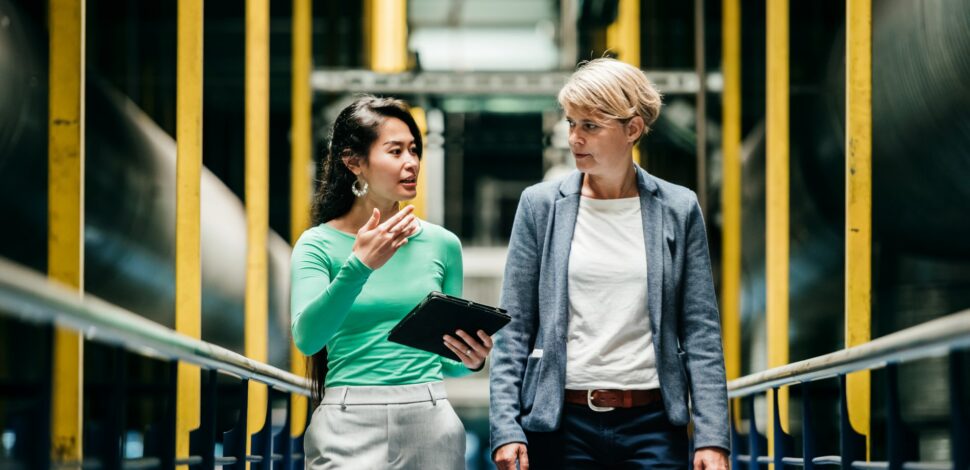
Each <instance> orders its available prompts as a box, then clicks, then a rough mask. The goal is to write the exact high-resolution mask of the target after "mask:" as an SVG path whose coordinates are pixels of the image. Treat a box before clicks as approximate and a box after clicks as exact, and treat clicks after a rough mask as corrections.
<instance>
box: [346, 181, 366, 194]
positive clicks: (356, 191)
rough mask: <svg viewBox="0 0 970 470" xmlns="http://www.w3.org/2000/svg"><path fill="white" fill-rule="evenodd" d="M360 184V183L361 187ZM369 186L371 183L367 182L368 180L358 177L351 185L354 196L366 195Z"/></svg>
mask: <svg viewBox="0 0 970 470" xmlns="http://www.w3.org/2000/svg"><path fill="white" fill-rule="evenodd" d="M358 184H359V185H360V186H359V187H358ZM369 187H370V185H369V184H367V182H366V181H363V180H359V179H357V180H354V182H353V184H351V185H350V192H352V193H354V196H357V197H364V195H365V194H367V189H368V188H369Z"/></svg>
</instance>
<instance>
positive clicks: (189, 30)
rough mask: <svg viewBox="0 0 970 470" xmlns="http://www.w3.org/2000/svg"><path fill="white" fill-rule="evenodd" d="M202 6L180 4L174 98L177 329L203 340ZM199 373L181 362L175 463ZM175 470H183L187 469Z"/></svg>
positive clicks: (195, 415) (183, 454)
mask: <svg viewBox="0 0 970 470" xmlns="http://www.w3.org/2000/svg"><path fill="white" fill-rule="evenodd" d="M203 5H204V4H203V2H201V1H197V0H179V2H178V52H177V59H176V60H177V77H176V79H177V83H176V91H177V95H176V98H175V102H176V111H177V113H178V116H177V120H176V128H175V142H176V146H177V147H176V149H177V153H176V155H177V160H176V170H175V171H176V173H175V330H176V331H178V332H179V333H182V334H185V335H188V336H190V337H192V338H196V339H200V338H201V337H202V258H201V247H200V244H201V240H200V234H199V225H200V223H201V215H200V204H201V200H200V195H199V194H200V193H199V190H200V187H201V178H202V27H203V26H202V23H203ZM201 389H202V387H201V376H200V375H199V368H198V367H197V366H194V365H192V364H188V363H185V362H179V365H178V391H177V398H176V402H175V403H176V415H175V458H177V459H183V458H187V457H188V456H189V433H190V432H191V431H192V430H194V429H197V428H198V427H199V424H200V423H199V421H200V409H199V400H200V394H201ZM179 468H183V469H187V468H188V466H187V465H181V466H179Z"/></svg>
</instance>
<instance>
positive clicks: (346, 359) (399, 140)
mask: <svg viewBox="0 0 970 470" xmlns="http://www.w3.org/2000/svg"><path fill="white" fill-rule="evenodd" d="M421 144H422V143H421V133H420V131H419V130H418V126H417V124H416V123H415V122H414V118H413V117H412V116H411V113H410V111H409V109H408V107H407V105H406V104H404V102H402V101H400V100H394V99H386V98H376V97H373V96H364V97H361V98H358V99H357V100H356V101H354V102H353V103H352V104H351V105H349V106H348V107H347V108H345V109H344V110H343V111H342V112H341V113H340V115H339V116H338V117H337V120H336V122H334V125H333V129H332V130H331V136H330V147H329V150H328V152H327V155H326V158H325V159H324V162H323V165H322V169H321V174H322V178H321V181H320V186H319V188H318V190H317V192H316V194H315V196H314V200H313V218H314V223H316V224H317V225H316V226H315V227H313V228H311V229H309V230H307V231H306V232H304V233H303V235H302V236H301V237H300V240H299V241H298V242H297V243H296V246H295V247H294V248H293V258H292V265H291V280H292V284H291V312H292V317H293V320H292V330H293V340H294V341H295V343H296V346H297V347H298V348H299V349H300V351H302V352H303V353H304V354H307V355H309V356H312V358H311V360H310V375H311V380H312V381H313V384H314V395H315V398H316V399H317V401H318V402H319V406H318V407H317V408H316V410H315V411H314V413H313V417H312V419H311V421H310V425H309V427H308V428H307V431H306V440H305V454H306V467H307V468H309V469H323V468H422V469H423V468H442V469H453V468H464V457H465V432H464V427H463V426H462V424H461V421H459V419H458V416H457V415H456V414H455V412H454V410H453V409H452V408H451V405H450V404H449V403H448V400H447V396H446V394H445V389H444V386H443V385H442V377H443V376H460V375H465V374H468V373H470V372H472V371H476V370H480V369H481V368H482V366H483V365H484V362H485V357H486V356H487V355H488V353H489V351H490V350H491V348H492V340H491V338H489V337H488V335H486V334H484V333H483V332H481V331H479V332H477V334H476V336H477V337H476V336H472V335H470V334H467V333H465V332H464V331H460V330H459V331H456V332H455V335H454V336H452V335H445V336H444V337H443V338H442V341H443V342H444V344H445V345H447V346H448V348H450V349H451V351H452V352H454V353H455V354H456V355H457V356H458V357H459V358H461V362H457V361H452V360H449V359H445V358H442V357H441V356H438V355H435V354H432V353H428V352H425V351H421V350H418V349H413V348H409V347H407V346H403V345H400V344H397V343H392V342H389V341H387V334H388V332H389V331H390V330H391V328H393V327H394V325H396V324H397V322H398V321H399V320H400V319H401V318H403V317H404V316H405V315H406V314H407V313H408V312H409V311H410V310H411V309H412V308H413V307H414V306H415V305H416V304H417V303H418V302H420V301H421V300H422V299H423V298H424V297H425V296H426V295H427V294H428V293H429V292H431V291H441V292H444V293H446V294H451V295H456V296H459V295H461V290H462V259H461V244H460V242H459V241H458V238H457V237H456V236H455V235H454V234H452V233H451V232H449V231H447V230H445V229H444V228H442V227H440V226H437V225H434V224H431V223H429V222H426V221H423V220H420V219H418V218H417V217H416V216H415V215H414V214H413V211H414V207H413V206H407V207H405V208H403V209H402V208H400V203H401V202H402V201H408V200H411V199H414V197H415V195H416V194H417V191H416V187H417V177H418V172H419V170H420V167H421V150H422V149H421ZM324 348H326V349H324Z"/></svg>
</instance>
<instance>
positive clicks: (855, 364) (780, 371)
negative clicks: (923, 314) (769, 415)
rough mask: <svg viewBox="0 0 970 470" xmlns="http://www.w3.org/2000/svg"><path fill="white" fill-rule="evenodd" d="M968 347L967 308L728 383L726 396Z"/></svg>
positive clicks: (968, 317)
mask: <svg viewBox="0 0 970 470" xmlns="http://www.w3.org/2000/svg"><path fill="white" fill-rule="evenodd" d="M966 347H970V309H968V310H962V311H959V312H956V313H952V314H950V315H947V316H945V317H941V318H937V319H935V320H930V321H928V322H925V323H922V324H919V325H916V326H914V327H911V328H906V329H904V330H900V331H897V332H895V333H892V334H889V335H886V336H883V337H881V338H878V339H875V340H872V341H870V342H868V343H866V344H862V345H859V346H855V347H851V348H848V349H843V350H841V351H837V352H834V353H830V354H825V355H823V356H817V357H813V358H811V359H806V360H804V361H799V362H793V363H791V364H788V365H785V366H781V367H775V368H774V369H768V370H765V371H762V372H758V373H755V374H750V375H746V376H744V377H741V378H738V379H735V380H732V381H730V382H728V385H727V386H728V396H729V397H731V398H737V397H743V396H747V395H751V394H754V393H758V392H763V391H765V390H768V389H772V388H776V387H780V386H784V385H792V384H796V383H801V382H811V381H814V380H819V379H824V378H830V377H835V376H838V375H842V374H848V373H850V372H856V371H860V370H865V369H877V368H881V367H883V366H885V365H886V364H890V363H900V362H907V361H912V360H916V359H924V358H928V357H935V356H941V355H944V354H946V353H947V352H949V351H950V350H953V349H959V348H966Z"/></svg>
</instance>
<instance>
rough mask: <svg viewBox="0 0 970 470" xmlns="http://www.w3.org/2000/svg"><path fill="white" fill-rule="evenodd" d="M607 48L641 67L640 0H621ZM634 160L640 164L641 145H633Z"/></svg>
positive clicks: (608, 35) (618, 56)
mask: <svg viewBox="0 0 970 470" xmlns="http://www.w3.org/2000/svg"><path fill="white" fill-rule="evenodd" d="M606 48H607V49H608V50H609V51H610V52H613V53H615V54H616V58H617V59H618V60H622V61H623V62H626V63H628V64H630V65H632V66H634V67H637V68H639V67H640V0H620V3H619V6H618V11H617V15H616V21H614V22H613V23H612V24H611V25H609V26H607V28H606ZM633 161H634V162H636V163H637V164H638V165H639V164H640V161H641V160H640V145H639V144H637V145H634V146H633Z"/></svg>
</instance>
